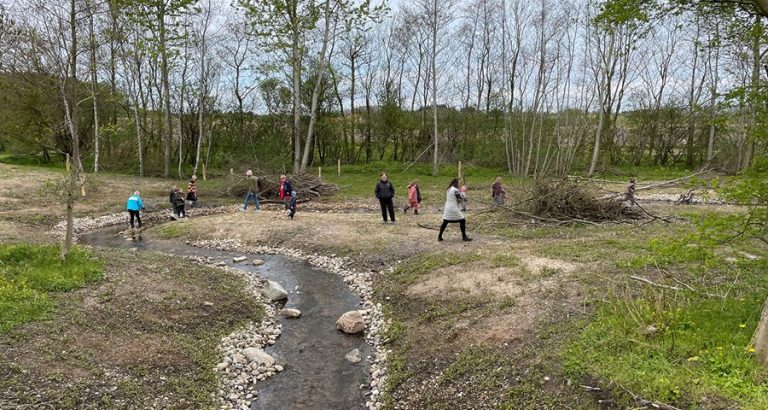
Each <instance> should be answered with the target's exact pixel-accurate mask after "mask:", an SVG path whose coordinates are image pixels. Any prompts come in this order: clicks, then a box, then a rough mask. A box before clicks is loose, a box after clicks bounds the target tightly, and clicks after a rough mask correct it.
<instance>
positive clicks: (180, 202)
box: [168, 185, 187, 219]
mask: <svg viewBox="0 0 768 410" xmlns="http://www.w3.org/2000/svg"><path fill="white" fill-rule="evenodd" d="M168 199H169V201H170V202H171V207H172V209H173V216H174V219H178V218H186V217H187V214H186V212H185V211H184V205H185V201H184V191H182V190H181V189H179V187H177V186H176V185H174V186H173V187H172V188H171V194H170V195H169V197H168Z"/></svg>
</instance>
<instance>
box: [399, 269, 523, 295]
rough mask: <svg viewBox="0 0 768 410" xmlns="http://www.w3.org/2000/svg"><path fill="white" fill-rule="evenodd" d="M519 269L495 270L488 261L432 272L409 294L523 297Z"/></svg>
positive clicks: (408, 291)
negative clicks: (521, 295)
mask: <svg viewBox="0 0 768 410" xmlns="http://www.w3.org/2000/svg"><path fill="white" fill-rule="evenodd" d="M525 286H526V285H525V283H524V281H523V280H522V278H521V271H520V269H519V268H508V267H499V268H492V267H490V266H488V264H487V263H486V262H483V261H480V262H471V263H467V264H462V265H453V266H449V267H446V268H441V269H437V270H435V271H433V272H432V273H431V274H430V275H429V276H428V277H427V278H426V279H425V280H424V281H421V282H418V283H416V284H414V285H412V286H410V287H409V288H408V290H407V291H406V292H407V294H408V295H411V296H421V297H429V296H432V297H444V296H446V295H451V294H458V295H462V296H469V295H485V296H491V297H494V296H495V297H500V296H512V297H516V296H520V294H521V293H522V292H523V291H524V289H525Z"/></svg>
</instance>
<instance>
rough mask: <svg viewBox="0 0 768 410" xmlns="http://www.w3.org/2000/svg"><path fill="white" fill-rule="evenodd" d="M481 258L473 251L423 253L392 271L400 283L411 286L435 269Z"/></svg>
mask: <svg viewBox="0 0 768 410" xmlns="http://www.w3.org/2000/svg"><path fill="white" fill-rule="evenodd" d="M480 259H481V256H480V255H478V254H473V253H465V254H460V253H435V254H422V255H419V256H416V257H415V258H414V259H412V260H410V261H408V262H406V263H404V264H402V265H400V266H398V267H397V269H395V271H394V272H393V273H392V278H393V279H395V280H396V281H397V282H398V283H399V284H400V285H405V286H409V285H412V284H414V283H416V282H417V281H418V280H419V278H421V277H422V276H424V275H426V274H428V273H430V272H432V271H433V270H437V269H440V268H445V267H448V266H453V265H460V264H464V263H468V262H473V261H477V260H480Z"/></svg>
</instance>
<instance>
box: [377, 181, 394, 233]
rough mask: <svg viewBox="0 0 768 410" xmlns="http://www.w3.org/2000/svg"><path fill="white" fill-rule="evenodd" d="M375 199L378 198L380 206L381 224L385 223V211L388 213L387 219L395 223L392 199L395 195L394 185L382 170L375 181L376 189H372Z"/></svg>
mask: <svg viewBox="0 0 768 410" xmlns="http://www.w3.org/2000/svg"><path fill="white" fill-rule="evenodd" d="M374 193H375V194H376V199H378V200H379V205H380V206H381V219H382V222H381V223H383V224H386V223H387V213H389V219H390V221H391V223H392V224H393V225H394V224H395V204H394V203H393V202H392V199H393V198H394V197H395V187H394V185H392V182H390V181H389V180H388V179H387V174H386V173H384V172H382V173H381V175H380V178H379V182H377V183H376V189H375V190H374Z"/></svg>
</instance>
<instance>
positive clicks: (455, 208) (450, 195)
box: [437, 178, 472, 242]
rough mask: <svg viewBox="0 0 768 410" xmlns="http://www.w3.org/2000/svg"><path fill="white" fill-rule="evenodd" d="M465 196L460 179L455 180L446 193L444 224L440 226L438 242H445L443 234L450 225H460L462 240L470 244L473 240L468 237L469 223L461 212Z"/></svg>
mask: <svg viewBox="0 0 768 410" xmlns="http://www.w3.org/2000/svg"><path fill="white" fill-rule="evenodd" d="M464 198H465V196H464V194H463V193H462V192H461V191H459V179H458V178H454V179H453V180H451V184H450V185H449V186H448V191H447V192H446V193H445V207H443V224H442V225H440V233H439V234H438V235H437V240H438V242H442V241H443V232H445V228H446V227H447V226H448V224H450V223H458V224H459V228H461V239H462V240H463V241H465V242H469V241H471V240H472V239H471V238H470V237H468V236H467V221H466V217H465V216H464V213H463V212H461V203H462V202H463V201H464Z"/></svg>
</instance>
